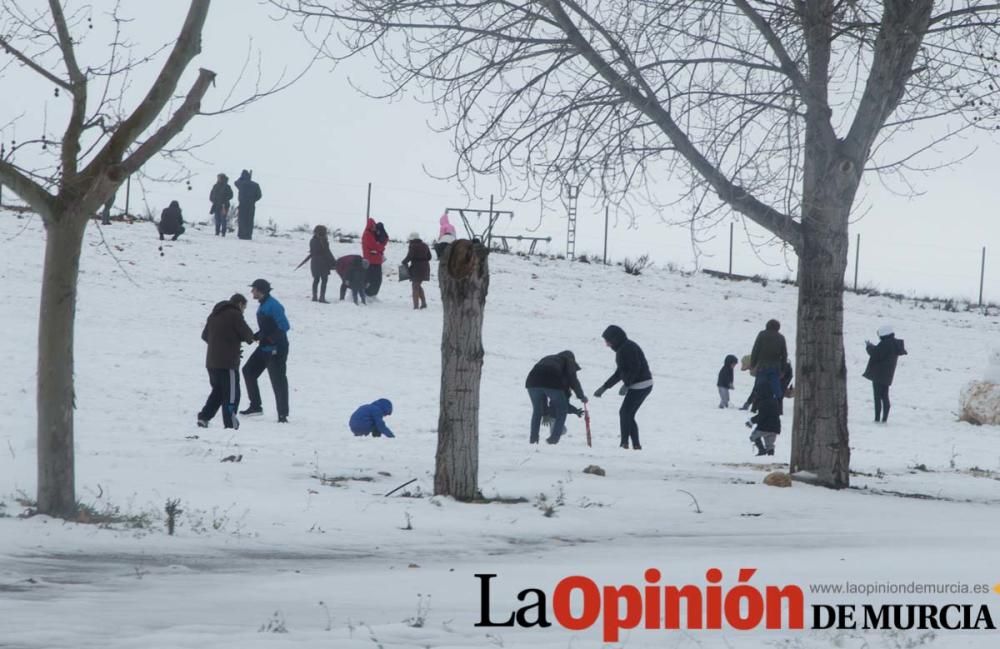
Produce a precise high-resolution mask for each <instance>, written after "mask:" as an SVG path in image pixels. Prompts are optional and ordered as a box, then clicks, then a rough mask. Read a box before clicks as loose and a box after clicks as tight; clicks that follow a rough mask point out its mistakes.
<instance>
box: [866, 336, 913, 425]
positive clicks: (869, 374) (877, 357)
mask: <svg viewBox="0 0 1000 649" xmlns="http://www.w3.org/2000/svg"><path fill="white" fill-rule="evenodd" d="M878 337H879V341H878V344H877V345H873V344H871V343H870V342H868V341H867V340H866V341H865V350H866V351H867V352H868V366H867V367H866V368H865V373H864V374H862V376H864V377H865V378H866V379H868V380H869V381H871V382H872V392H873V393H874V396H875V422H876V423H878V422H879V421H880V420H879V416H881V422H882V423H885V421H886V420H887V419H888V418H889V386H890V385H892V379H893V377H894V376H895V375H896V361H897V360H899V357H900V356H905V355H906V346H905V345H903V341H902V340H898V339H897V338H896V334H895V333H894V332H893V330H892V327H891V326H890V325H882V326H881V327H879V328H878Z"/></svg>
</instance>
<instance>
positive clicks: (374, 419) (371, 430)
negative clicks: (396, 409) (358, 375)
mask: <svg viewBox="0 0 1000 649" xmlns="http://www.w3.org/2000/svg"><path fill="white" fill-rule="evenodd" d="M391 414H392V402H391V401H389V400H388V399H376V400H375V401H372V402H371V403H368V404H365V405H363V406H361V407H359V408H358V409H357V410H355V411H354V414H352V415H351V420H350V421H349V422H348V426H350V428H351V432H352V433H354V434H355V435H356V436H357V437H364V436H366V435H371V436H372V437H381V436H383V435H384V436H385V437H395V435H393V434H392V431H391V430H389V427H388V426H386V425H385V422H384V421H383V420H382V418H383V417H388V416H389V415H391Z"/></svg>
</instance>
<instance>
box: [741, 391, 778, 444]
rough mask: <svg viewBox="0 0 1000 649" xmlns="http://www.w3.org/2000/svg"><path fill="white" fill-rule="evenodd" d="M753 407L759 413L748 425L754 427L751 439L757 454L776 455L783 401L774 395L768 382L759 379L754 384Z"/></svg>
mask: <svg viewBox="0 0 1000 649" xmlns="http://www.w3.org/2000/svg"><path fill="white" fill-rule="evenodd" d="M753 401H754V405H753V409H754V411H755V412H756V413H757V414H756V415H754V416H753V417H751V418H750V421H748V422H747V426H750V427H753V432H751V433H750V441H751V442H753V443H754V446H756V447H757V455H758V456H760V455H774V441H775V440H776V439H777V437H778V435H780V434H781V411H780V404H781V402H780V401H779V400H778V399H776V398H775V397H774V391H773V390H772V389H771V386H770V385H769V384H768V382H767V381H766V380H765V381H758V382H757V384H756V385H755V386H754V398H753Z"/></svg>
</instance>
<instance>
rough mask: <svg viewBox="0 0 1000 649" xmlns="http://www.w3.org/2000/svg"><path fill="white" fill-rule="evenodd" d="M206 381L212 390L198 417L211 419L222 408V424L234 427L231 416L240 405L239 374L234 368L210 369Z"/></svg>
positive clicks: (206, 419)
mask: <svg viewBox="0 0 1000 649" xmlns="http://www.w3.org/2000/svg"><path fill="white" fill-rule="evenodd" d="M208 382H209V384H210V385H211V386H212V391H211V392H210V393H209V395H208V399H207V400H205V406H204V407H203V408H202V409H201V412H199V413H198V419H201V420H203V421H211V420H212V417H214V416H215V413H217V412H218V411H219V408H220V407H221V408H222V424H223V425H224V426H225V427H226V428H235V426H234V425H233V417H235V416H236V409H237V407H238V406H239V405H240V375H239V373H238V372H237V371H236V370H235V369H210V370H208Z"/></svg>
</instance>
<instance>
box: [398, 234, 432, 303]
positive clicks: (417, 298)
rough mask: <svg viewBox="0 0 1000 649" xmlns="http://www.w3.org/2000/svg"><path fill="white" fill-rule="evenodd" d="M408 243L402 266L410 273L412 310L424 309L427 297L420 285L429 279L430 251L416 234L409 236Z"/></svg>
mask: <svg viewBox="0 0 1000 649" xmlns="http://www.w3.org/2000/svg"><path fill="white" fill-rule="evenodd" d="M409 242H410V244H409V249H408V250H407V252H406V256H405V257H403V261H402V264H403V265H404V266H406V268H407V270H408V271H409V273H410V285H411V288H412V291H411V292H412V297H413V308H414V309H426V308H427V296H426V295H424V287H423V286H421V285H422V284H423V283H424V282H427V281H430V279H431V249H430V248H428V247H427V244H426V243H424V242H423V241H421V240H420V235H419V234H417V233H416V232H413V233H411V234H410V238H409Z"/></svg>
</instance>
